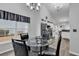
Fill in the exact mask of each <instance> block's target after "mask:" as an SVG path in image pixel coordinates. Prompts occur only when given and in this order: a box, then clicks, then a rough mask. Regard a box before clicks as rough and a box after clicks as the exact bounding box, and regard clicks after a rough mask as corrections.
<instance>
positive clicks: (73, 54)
mask: <svg viewBox="0 0 79 59" xmlns="http://www.w3.org/2000/svg"><path fill="white" fill-rule="evenodd" d="M70 54H71V55H72V56H79V54H78V53H76V52H72V51H70Z"/></svg>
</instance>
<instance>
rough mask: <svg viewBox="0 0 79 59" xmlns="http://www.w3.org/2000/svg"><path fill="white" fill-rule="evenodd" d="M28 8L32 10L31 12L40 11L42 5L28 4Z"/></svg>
mask: <svg viewBox="0 0 79 59" xmlns="http://www.w3.org/2000/svg"><path fill="white" fill-rule="evenodd" d="M26 5H27V7H28V8H30V9H31V10H36V11H39V10H40V3H26Z"/></svg>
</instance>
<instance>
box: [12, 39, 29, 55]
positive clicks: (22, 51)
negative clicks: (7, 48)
mask: <svg viewBox="0 0 79 59" xmlns="http://www.w3.org/2000/svg"><path fill="white" fill-rule="evenodd" d="M12 44H13V48H14V52H15V56H28V48H27V45H26V43H25V41H22V40H16V39H12Z"/></svg>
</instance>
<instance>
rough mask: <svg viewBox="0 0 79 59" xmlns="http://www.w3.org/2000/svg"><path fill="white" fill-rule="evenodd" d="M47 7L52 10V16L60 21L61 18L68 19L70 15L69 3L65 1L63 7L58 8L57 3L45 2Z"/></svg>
mask: <svg viewBox="0 0 79 59" xmlns="http://www.w3.org/2000/svg"><path fill="white" fill-rule="evenodd" d="M43 5H45V7H46V8H47V9H48V11H49V12H50V14H51V16H52V18H53V19H54V20H56V21H57V23H59V22H60V21H59V20H61V19H68V17H69V4H68V3H65V4H64V5H63V7H62V8H60V9H56V8H55V3H44V4H43Z"/></svg>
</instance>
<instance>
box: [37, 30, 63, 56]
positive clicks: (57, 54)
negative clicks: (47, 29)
mask: <svg viewBox="0 0 79 59" xmlns="http://www.w3.org/2000/svg"><path fill="white" fill-rule="evenodd" d="M61 39H62V36H61V31H60V32H59V39H58V43H57V49H56V50H55V49H53V48H49V50H47V51H44V53H43V54H38V55H39V56H59V54H60V46H61ZM50 50H52V51H53V52H54V51H56V52H55V53H54V54H50V53H49V52H52V51H50ZM53 52H52V53H53Z"/></svg>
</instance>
